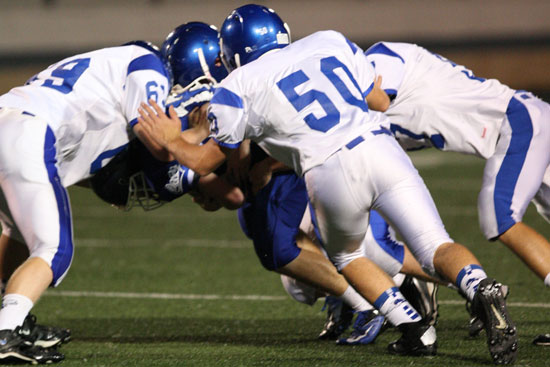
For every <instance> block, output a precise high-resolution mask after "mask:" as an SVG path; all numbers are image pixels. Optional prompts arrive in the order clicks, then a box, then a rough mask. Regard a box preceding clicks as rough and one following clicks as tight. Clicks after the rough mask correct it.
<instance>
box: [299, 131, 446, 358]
mask: <svg viewBox="0 0 550 367" xmlns="http://www.w3.org/2000/svg"><path fill="white" fill-rule="evenodd" d="M371 139H372V138H371ZM371 139H369V138H368V137H367V138H366V140H367V141H366V142H364V143H362V144H359V145H356V146H354V148H353V149H357V147H361V146H364V147H366V148H365V149H359V150H358V151H355V150H354V151H353V152H352V151H351V150H348V149H347V148H344V149H342V150H340V151H339V152H337V153H336V154H334V155H333V156H331V157H330V158H329V159H328V160H327V161H325V162H324V164H323V165H321V166H317V167H314V168H312V169H311V170H310V171H308V172H307V173H306V175H305V178H306V183H307V188H308V195H309V198H310V201H311V203H312V206H313V207H314V209H315V214H316V220H317V224H318V228H319V232H320V236H321V239H322V241H323V243H324V245H325V247H326V250H327V253H328V255H329V257H330V258H331V261H332V262H333V263H334V264H335V265H336V267H337V268H338V270H339V271H340V272H341V274H342V275H344V277H345V278H346V280H347V281H348V283H349V284H350V285H352V286H353V287H354V288H355V289H356V290H357V291H358V292H359V293H360V294H361V295H362V296H363V297H364V298H365V299H367V300H368V301H369V302H370V303H371V304H373V305H374V306H375V307H376V308H377V309H379V310H380V312H381V313H382V314H384V315H385V317H386V318H387V319H388V320H389V322H390V323H392V324H393V325H395V326H398V327H399V328H400V329H401V331H402V332H403V333H405V334H407V335H408V336H410V337H411V338H414V339H415V342H416V343H417V344H416V345H415V347H414V348H410V349H409V350H407V353H406V354H415V355H422V354H434V353H435V349H436V345H435V329H433V328H432V327H429V326H427V325H421V324H419V321H420V320H421V317H420V316H419V315H418V313H417V312H416V311H415V310H414V308H413V307H412V306H411V305H410V304H409V302H408V301H407V300H406V299H405V298H404V297H403V295H402V294H401V293H400V291H399V289H398V288H397V287H396V285H395V283H394V282H393V280H392V278H391V277H389V276H388V275H387V274H386V273H385V272H384V271H383V270H382V269H381V268H380V267H379V266H377V265H376V264H375V263H374V262H372V261H371V260H369V259H367V258H366V257H365V256H364V251H363V249H361V246H360V245H361V243H362V241H363V239H364V236H365V233H366V231H367V228H368V222H369V209H370V207H371V205H372V202H373V200H374V198H375V197H376V196H377V193H376V192H375V190H373V188H372V182H371V181H372V179H373V177H372V176H371V174H372V172H370V169H369V168H368V167H369V166H370V164H371V163H372V162H371V160H373V159H375V157H374V156H376V155H377V154H378V155H379V154H386V152H385V151H384V152H383V153H382V151H383V150H381V151H378V152H377V150H376V149H370V148H368V147H369V145H370V143H371ZM377 148H383V146H382V145H380V146H377ZM372 154H374V156H372ZM385 170H387V166H386V168H385Z"/></svg>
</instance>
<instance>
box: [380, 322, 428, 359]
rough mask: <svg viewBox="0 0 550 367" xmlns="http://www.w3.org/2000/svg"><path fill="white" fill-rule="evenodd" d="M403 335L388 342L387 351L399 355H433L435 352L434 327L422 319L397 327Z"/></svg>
mask: <svg viewBox="0 0 550 367" xmlns="http://www.w3.org/2000/svg"><path fill="white" fill-rule="evenodd" d="M397 328H398V329H399V330H400V331H401V332H402V333H403V335H401V338H399V339H398V340H396V341H394V342H391V343H390V344H388V351H389V352H390V353H392V354H398V355H401V356H434V355H435V354H436V353H437V335H436V332H435V328H434V327H433V326H431V325H428V324H427V323H426V322H425V321H424V320H422V321H418V322H413V323H407V324H401V325H399V326H398V327H397Z"/></svg>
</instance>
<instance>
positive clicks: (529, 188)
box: [478, 94, 550, 239]
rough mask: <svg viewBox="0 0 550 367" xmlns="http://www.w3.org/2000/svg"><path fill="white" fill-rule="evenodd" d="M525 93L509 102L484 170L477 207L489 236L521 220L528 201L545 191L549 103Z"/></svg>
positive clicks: (549, 155)
mask: <svg viewBox="0 0 550 367" xmlns="http://www.w3.org/2000/svg"><path fill="white" fill-rule="evenodd" d="M516 96H517V95H516ZM527 96H529V97H528V98H527V99H523V98H514V99H512V101H511V102H510V104H511V107H510V108H509V110H508V113H507V118H506V119H505V121H504V123H503V125H502V127H501V131H500V137H499V141H498V144H497V147H496V150H495V153H494V155H493V156H492V157H490V158H489V159H488V160H487V164H486V166H485V170H484V173H483V184H482V189H481V191H480V194H479V197H478V210H479V217H480V223H481V228H482V231H483V233H484V235H485V236H486V237H487V238H490V239H492V238H495V237H497V236H499V235H500V234H502V233H504V232H505V231H506V230H508V228H510V227H511V226H512V225H514V224H515V223H516V222H519V221H521V220H522V218H523V215H524V214H525V211H526V209H527V206H528V205H529V202H530V201H531V200H532V199H533V198H534V197H535V195H537V193H538V192H540V190H543V191H544V188H543V187H542V188H541V184H543V180H544V176H545V172H546V170H547V168H548V165H549V164H550V149H548V147H549V146H550V125H549V124H548V120H549V119H550V106H549V105H548V104H547V103H545V102H543V101H541V100H539V99H537V98H535V97H532V96H530V95H529V94H527ZM540 194H541V195H539V196H538V200H539V201H542V200H544V194H543V192H540ZM546 205H548V203H547V204H546Z"/></svg>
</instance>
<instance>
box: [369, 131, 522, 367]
mask: <svg viewBox="0 0 550 367" xmlns="http://www.w3.org/2000/svg"><path fill="white" fill-rule="evenodd" d="M389 145H392V146H393V148H391V147H389V146H388V144H386V145H385V149H384V156H383V157H378V159H375V162H373V163H372V164H371V165H369V167H365V169H367V171H366V172H367V174H371V175H374V174H375V173H376V172H380V171H382V172H383V170H384V167H387V166H390V165H391V167H392V172H393V173H392V174H391V175H387V176H386V177H384V175H380V176H382V177H381V178H379V179H378V180H377V181H376V182H374V184H373V185H374V186H373V188H372V189H371V190H372V191H373V192H376V193H378V195H377V197H376V199H375V202H374V204H373V205H374V207H375V208H376V209H377V210H379V211H380V213H381V214H383V215H384V217H385V218H387V219H388V221H389V222H390V223H391V225H392V227H393V228H395V229H396V230H397V231H398V232H399V233H400V234H401V235H402V236H403V239H404V240H405V242H406V243H407V245H408V246H409V248H410V249H411V251H412V253H413V254H414V256H415V257H416V258H417V260H418V261H419V263H420V264H421V266H422V268H423V269H424V270H425V271H426V272H427V273H429V274H432V275H434V276H439V277H442V278H443V279H445V280H448V281H450V282H452V283H453V284H455V285H456V286H457V287H458V288H459V289H460V291H461V292H462V293H464V294H465V295H466V296H467V298H468V299H469V300H473V301H474V303H475V304H476V305H477V304H482V305H480V306H479V307H477V308H478V311H477V312H479V313H482V312H485V311H487V310H489V309H491V305H494V306H495V307H498V309H499V318H498V320H501V319H504V320H505V321H506V327H505V328H504V329H505V330H504V331H503V330H500V329H498V330H497V329H496V328H495V326H497V324H496V322H497V321H498V320H497V319H495V317H492V316H493V314H492V313H490V314H488V315H484V317H486V318H491V317H492V318H491V319H490V320H489V323H490V324H487V325H486V326H487V327H486V330H487V335H488V343H489V349H490V352H491V356H492V357H493V360H494V361H495V362H497V363H503V362H510V361H512V360H513V359H515V355H516V350H517V336H516V334H515V326H514V325H513V323H512V322H511V320H510V318H509V316H508V313H507V310H506V304H505V301H504V298H503V296H502V293H501V292H500V291H499V289H500V284H493V283H494V282H493V281H492V280H490V279H488V278H487V275H486V274H485V272H484V270H483V268H482V267H481V266H480V264H479V261H478V260H477V259H476V258H475V256H474V255H473V254H472V253H471V252H470V251H469V250H468V249H467V248H466V247H464V246H462V245H460V244H457V243H454V242H453V241H452V240H451V239H450V237H449V236H448V234H447V232H446V231H445V228H444V226H443V223H442V222H441V219H440V217H439V214H438V212H437V209H436V207H435V204H434V203H433V200H432V198H431V196H430V194H429V192H428V190H427V188H426V186H425V184H424V183H423V181H422V179H421V178H420V176H419V175H418V173H417V172H416V170H415V169H414V167H412V163H411V162H410V160H409V159H408V157H406V155H405V154H403V152H402V151H401V150H399V149H395V147H397V144H396V143H395V142H391V144H389ZM371 147H372V148H376V145H375V144H373V145H372V146H371ZM363 149H366V148H363ZM379 149H380V148H379ZM365 153H367V154H368V152H365ZM371 154H373V153H372V152H371ZM400 157H402V158H400ZM385 160H388V161H385ZM369 170H370V171H369ZM396 172H397V173H396ZM486 278H487V279H488V280H485V279H486ZM486 283H487V284H486ZM489 283H490V284H489ZM487 289H491V290H493V291H495V292H493V293H494V294H496V297H492V295H491V294H487V292H485V291H486V290H487ZM479 299H482V300H483V301H484V302H480V301H479ZM498 326H499V327H500V326H502V325H501V324H498Z"/></svg>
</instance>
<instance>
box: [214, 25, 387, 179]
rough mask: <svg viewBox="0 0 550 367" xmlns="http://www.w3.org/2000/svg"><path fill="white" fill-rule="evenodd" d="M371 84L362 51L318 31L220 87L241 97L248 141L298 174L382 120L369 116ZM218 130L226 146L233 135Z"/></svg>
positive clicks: (334, 35) (241, 70)
mask: <svg viewBox="0 0 550 367" xmlns="http://www.w3.org/2000/svg"><path fill="white" fill-rule="evenodd" d="M373 78H374V74H373V69H372V67H371V66H370V65H369V64H368V63H367V62H366V60H364V57H363V56H362V52H361V50H360V49H358V48H357V47H356V46H355V45H353V44H352V43H350V42H348V41H347V40H346V39H345V37H344V36H342V35H341V34H339V33H337V32H333V31H323V32H317V33H315V34H313V35H311V36H308V37H306V38H303V39H301V40H299V41H297V42H294V43H293V44H291V45H289V46H286V47H285V48H283V49H280V50H276V51H273V52H271V53H268V54H265V55H263V56H262V57H260V59H258V60H257V61H254V62H252V63H249V64H247V65H245V66H243V67H241V68H238V69H236V70H235V71H234V72H233V73H231V74H230V75H229V77H228V78H226V80H224V81H223V82H222V83H221V85H220V87H222V88H227V89H228V90H230V91H231V92H233V93H236V94H237V95H238V96H239V97H240V98H242V101H243V109H244V116H245V117H244V119H246V120H247V122H248V124H247V126H246V129H247V131H246V132H245V134H244V135H245V137H246V138H250V139H252V140H255V141H256V142H257V143H258V144H259V145H260V146H261V147H262V148H263V149H264V150H266V151H267V152H268V153H269V154H270V155H271V156H273V157H275V158H276V159H278V160H280V161H282V162H284V163H285V164H287V165H289V166H291V167H293V168H295V170H296V171H297V172H298V174H302V173H303V172H305V171H307V170H308V169H309V168H311V167H313V166H315V165H318V164H321V163H322V162H323V161H324V160H325V159H326V157H328V156H329V155H331V154H333V153H334V152H335V151H337V150H338V149H340V148H341V147H342V146H344V145H345V144H347V143H348V142H349V141H350V140H352V139H354V138H356V137H357V136H358V135H361V134H362V133H363V132H365V131H368V130H370V129H371V128H372V127H371V124H369V121H375V120H377V119H380V118H383V117H382V116H378V115H376V117H375V116H374V115H372V116H371V115H370V114H368V113H367V111H368V107H367V105H366V102H365V101H364V97H365V96H366V93H367V92H368V91H369V90H370V88H371V86H372V83H373ZM212 103H213V106H214V105H215V104H216V103H217V97H216V95H215V96H214V99H213V100H212ZM213 109H214V111H215V109H216V107H214V108H213ZM220 130H221V131H220V132H219V133H218V137H223V136H224V135H226V136H229V138H228V139H226V140H227V141H229V142H231V138H230V136H231V135H232V131H233V130H234V129H233V128H229V129H227V127H223V126H220ZM236 130H238V128H237V129H236ZM218 140H219V139H218ZM222 140H223V139H222ZM234 140H235V141H237V140H239V139H234Z"/></svg>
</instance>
